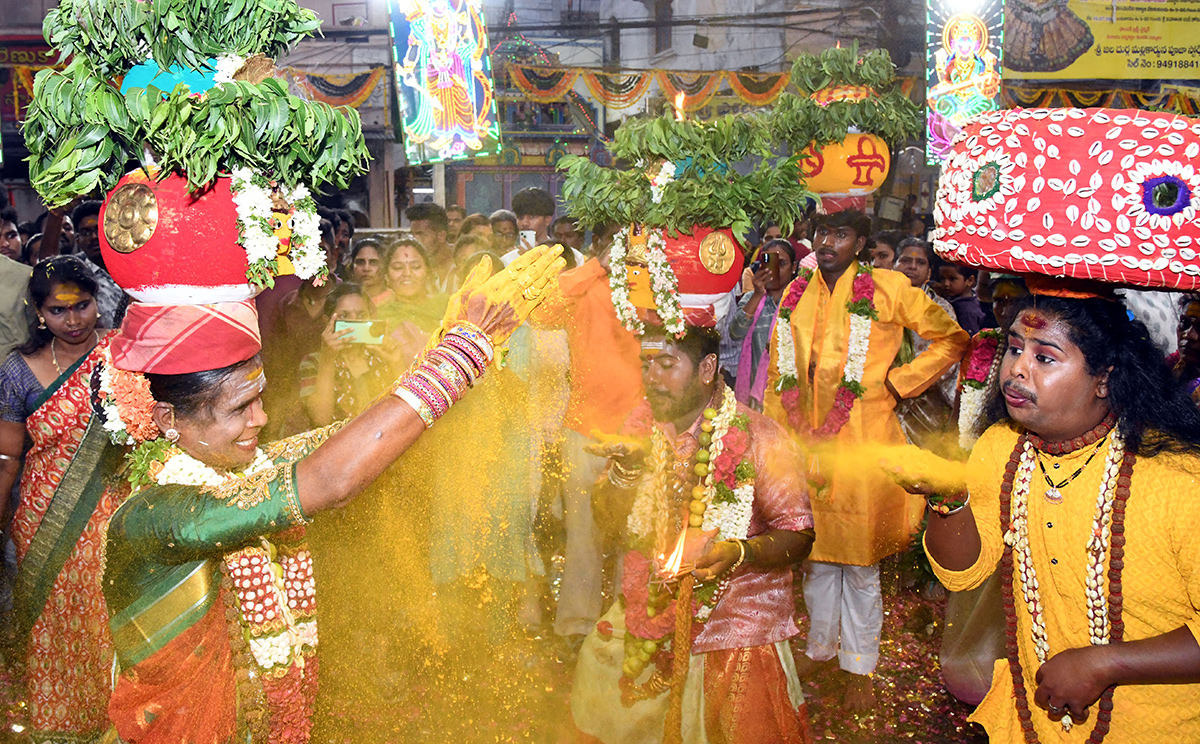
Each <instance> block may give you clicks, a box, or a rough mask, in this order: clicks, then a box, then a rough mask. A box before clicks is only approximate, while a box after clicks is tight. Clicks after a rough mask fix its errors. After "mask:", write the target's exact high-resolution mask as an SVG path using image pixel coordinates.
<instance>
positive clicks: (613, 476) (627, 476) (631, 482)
mask: <svg viewBox="0 0 1200 744" xmlns="http://www.w3.org/2000/svg"><path fill="white" fill-rule="evenodd" d="M638 477H639V474H638V473H636V472H633V473H630V472H628V471H625V470H622V469H621V468H618V467H617V464H616V461H613V464H612V465H611V466H609V468H608V482H609V483H611V484H613V485H614V486H616V487H617V488H633V487H634V486H636V485H637V483H638Z"/></svg>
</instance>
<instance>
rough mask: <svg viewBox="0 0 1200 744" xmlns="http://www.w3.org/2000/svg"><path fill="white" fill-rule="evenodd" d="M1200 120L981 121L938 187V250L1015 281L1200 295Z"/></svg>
mask: <svg viewBox="0 0 1200 744" xmlns="http://www.w3.org/2000/svg"><path fill="white" fill-rule="evenodd" d="M1197 208H1200V120H1197V119H1192V118H1189V117H1185V116H1179V115H1175V114H1168V113H1155V112H1149V111H1139V110H1112V109H1012V110H1008V111H998V112H993V113H989V114H985V115H983V116H980V117H978V118H976V119H974V120H973V121H972V122H971V123H969V124H968V125H967V126H966V128H965V129H964V130H963V132H962V134H961V135H960V136H959V137H958V138H957V139H956V140H955V142H954V145H953V147H952V149H951V152H950V155H949V157H948V158H947V159H946V161H945V164H944V167H943V170H942V177H941V180H940V182H939V186H938V193H937V202H936V207H935V211H934V218H935V221H936V223H937V224H936V228H935V230H934V233H933V242H934V249H935V250H936V251H937V252H938V254H940V255H941V256H942V257H943V258H946V259H948V260H951V261H957V262H961V263H966V264H970V265H972V266H981V267H984V268H990V269H996V270H1000V271H1005V272H1014V273H1038V274H1048V275H1050V276H1063V277H1071V278H1075V279H1094V280H1099V281H1104V282H1110V283H1118V284H1133V285H1141V286H1147V287H1164V288H1173V289H1182V290H1192V289H1196V288H1197V287H1200V260H1198V255H1197V254H1198V252H1200V227H1198V226H1197V224H1196V219H1195V218H1196V210H1197Z"/></svg>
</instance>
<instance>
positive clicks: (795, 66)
mask: <svg viewBox="0 0 1200 744" xmlns="http://www.w3.org/2000/svg"><path fill="white" fill-rule="evenodd" d="M792 83H794V84H795V86H796V88H797V89H798V90H799V91H800V95H798V96H797V95H795V94H792V93H785V94H783V95H781V96H780V97H779V98H778V99H777V100H776V102H775V107H774V110H773V111H772V114H771V132H772V134H773V135H774V137H775V138H776V139H778V140H781V141H783V142H785V143H787V144H788V145H789V146H790V147H791V148H792V149H793V150H794V151H796V152H799V151H800V150H803V149H804V148H805V147H807V146H808V145H809V144H810V143H813V142H815V143H816V144H817V146H818V147H823V146H825V145H827V144H829V143H831V142H841V141H842V140H844V139H845V138H846V135H847V134H848V133H849V131H850V129H851V128H854V129H857V130H858V131H859V132H864V133H867V134H874V135H876V136H878V137H880V138H882V139H883V140H884V141H885V142H887V143H888V145H889V146H890V147H892V148H895V147H896V146H897V145H899V144H901V143H903V142H904V141H905V140H909V139H913V138H915V137H916V136H917V135H918V134H920V131H921V126H922V122H923V121H924V119H923V115H922V112H921V109H920V107H919V106H917V104H915V103H913V102H912V101H910V100H909V99H908V97H907V96H905V95H904V93H903V92H901V90H900V88H899V86H898V85H897V84H896V67H895V65H893V64H892V58H891V57H890V56H889V55H888V53H887V52H886V51H885V50H883V49H875V50H873V51H870V52H867V53H866V54H859V52H858V43H857V42H855V43H854V44H851V45H850V46H847V47H842V48H840V49H826V50H825V51H823V52H822V53H821V54H820V55H813V54H802V55H800V56H798V57H796V59H795V60H794V61H793V63H792ZM835 86H865V87H867V88H871V89H872V90H873V91H874V92H875V95H874V96H872V97H870V98H867V99H866V100H862V101H834V102H832V103H829V104H826V105H822V104H819V103H817V102H816V101H814V100H813V99H812V98H811V95H812V94H814V93H816V92H817V91H820V90H824V89H826V88H830V87H835Z"/></svg>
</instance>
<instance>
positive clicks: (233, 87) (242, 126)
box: [24, 58, 370, 207]
mask: <svg viewBox="0 0 1200 744" xmlns="http://www.w3.org/2000/svg"><path fill="white" fill-rule="evenodd" d="M309 122H312V124H311V125H309ZM317 122H319V123H320V124H319V125H318V124H317ZM24 127H25V130H24V131H25V141H26V144H27V146H28V147H29V151H30V153H31V154H30V158H29V171H30V181H31V182H32V184H33V186H34V188H35V189H36V190H37V191H38V193H39V194H40V195H41V196H42V198H43V199H45V201H46V203H47V204H48V205H50V206H51V207H55V206H61V205H63V204H67V203H69V202H71V201H72V200H73V199H75V198H76V197H78V196H82V195H85V194H89V193H92V192H94V191H96V190H101V191H108V190H110V189H112V188H113V187H114V186H115V185H116V183H117V181H118V180H119V179H120V177H121V176H122V175H123V174H124V173H125V172H127V171H128V170H129V169H130V168H132V167H135V166H137V165H139V164H143V162H144V160H143V159H144V156H145V152H144V147H145V146H148V147H149V148H150V150H151V151H152V153H153V157H154V159H155V161H156V162H157V164H158V167H159V168H160V169H161V172H162V173H164V174H169V173H171V172H178V173H180V174H182V175H184V176H185V177H186V178H187V180H188V183H189V187H190V188H191V189H193V190H200V189H203V188H205V187H207V186H208V185H210V184H211V183H212V182H213V180H214V179H215V178H216V177H217V175H218V174H220V173H225V172H228V171H229V170H231V169H233V168H236V167H240V166H245V167H249V168H252V169H253V170H255V171H256V172H259V173H262V174H263V175H264V176H266V177H267V178H268V179H270V180H272V181H277V182H280V183H283V184H286V185H287V186H289V187H293V186H296V185H297V184H300V183H303V184H305V185H306V186H308V187H309V188H311V189H314V190H320V189H321V188H322V187H323V186H325V185H331V186H332V187H333V188H337V189H342V188H346V187H347V186H349V184H350V182H351V180H352V179H353V178H354V177H355V176H357V175H358V174H360V173H363V172H365V170H366V167H367V163H368V161H369V157H370V156H369V155H368V153H367V147H366V143H365V141H364V140H363V137H362V125H361V122H360V120H359V117H358V112H356V111H354V110H353V109H350V108H340V109H334V108H332V107H330V106H329V105H328V104H325V103H320V102H317V101H306V100H303V99H300V98H296V97H295V96H291V95H289V94H288V92H287V89H286V87H284V86H283V84H282V83H280V81H279V80H276V79H274V78H268V79H266V80H264V81H263V82H261V83H258V84H257V85H255V84H251V83H247V82H236V81H235V82H231V83H224V84H221V85H218V86H217V87H216V88H213V89H212V90H211V91H210V92H209V93H208V94H205V95H199V96H193V95H191V93H190V91H189V90H188V88H187V87H186V86H182V85H181V86H179V87H178V88H177V89H176V90H174V91H171V92H170V93H168V94H166V95H165V97H164V95H163V94H162V93H161V92H160V91H158V90H157V89H156V88H150V89H144V88H133V89H131V90H130V91H129V92H128V93H127V94H126V95H125V96H122V95H121V94H120V93H118V92H117V91H116V89H115V88H114V87H113V86H112V85H111V84H109V83H108V82H105V81H103V80H101V79H100V78H98V77H96V76H95V75H94V74H92V72H91V69H90V66H89V64H88V63H87V61H86V60H83V59H82V58H76V59H75V60H73V61H72V62H71V64H69V65H68V66H67V67H66V68H65V69H64V70H62V71H61V72H57V71H54V70H49V69H47V70H42V71H41V72H39V73H38V74H37V77H36V79H35V81H34V100H33V103H32V104H31V105H30V107H29V112H28V116H27V118H26V121H25V125H24Z"/></svg>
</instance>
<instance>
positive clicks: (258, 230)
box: [230, 168, 326, 279]
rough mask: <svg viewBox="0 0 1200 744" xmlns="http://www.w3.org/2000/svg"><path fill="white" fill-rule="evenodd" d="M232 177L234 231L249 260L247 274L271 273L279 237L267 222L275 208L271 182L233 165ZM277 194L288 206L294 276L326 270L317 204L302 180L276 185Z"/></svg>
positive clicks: (319, 272) (290, 254) (311, 274)
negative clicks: (290, 186)
mask: <svg viewBox="0 0 1200 744" xmlns="http://www.w3.org/2000/svg"><path fill="white" fill-rule="evenodd" d="M230 177H231V178H232V181H233V182H232V184H231V188H232V190H233V203H234V206H235V207H236V208H237V216H238V233H239V239H240V241H241V244H242V247H243V248H244V249H245V250H246V260H247V261H248V262H249V264H250V271H249V272H248V275H249V276H255V275H264V274H272V275H273V274H274V273H275V272H274V271H272V270H271V266H272V265H273V262H274V261H275V257H276V256H277V255H278V253H279V238H277V237H275V231H274V229H273V228H272V226H271V216H272V214H273V213H274V212H275V206H274V202H273V200H272V198H271V195H272V186H271V184H270V183H269V182H268V181H267V179H266V178H264V177H263V176H260V175H258V174H256V173H254V172H253V171H251V170H250V169H249V168H234V169H233V171H232V172H231V173H230ZM278 191H279V194H280V196H281V197H282V198H283V199H284V200H285V201H287V202H288V203H289V204H290V205H291V207H292V214H291V222H292V236H291V248H290V250H289V252H288V258H289V259H290V260H291V262H292V265H293V266H294V267H295V269H296V276H297V277H299V278H301V279H311V278H313V277H316V276H323V275H324V274H325V273H326V265H325V251H324V250H323V249H322V248H321V231H320V222H321V220H320V217H318V216H317V204H316V202H315V201H313V198H312V194H310V193H309V191H308V188H307V187H306V186H304V184H299V185H297V186H296V187H295V188H292V189H289V188H287V187H286V186H283V185H280V186H279V187H278Z"/></svg>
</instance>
